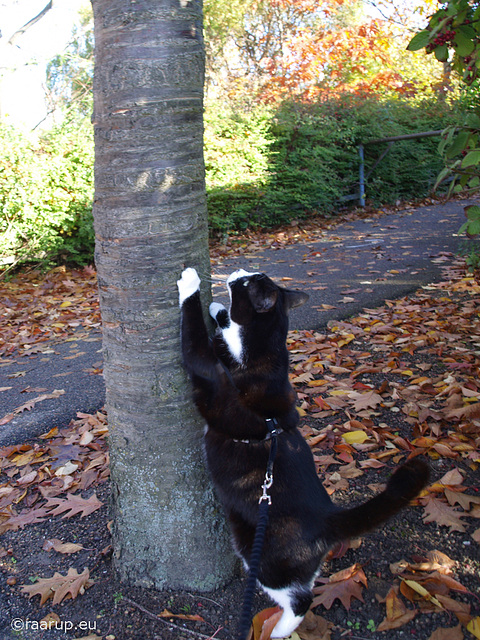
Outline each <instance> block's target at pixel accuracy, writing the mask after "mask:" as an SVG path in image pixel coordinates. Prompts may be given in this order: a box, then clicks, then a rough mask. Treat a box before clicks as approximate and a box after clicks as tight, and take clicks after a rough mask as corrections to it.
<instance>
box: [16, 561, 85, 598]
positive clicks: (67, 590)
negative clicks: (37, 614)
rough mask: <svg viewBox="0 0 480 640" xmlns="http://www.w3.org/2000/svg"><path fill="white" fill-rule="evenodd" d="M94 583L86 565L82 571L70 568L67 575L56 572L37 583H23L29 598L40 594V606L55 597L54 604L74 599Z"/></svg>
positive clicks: (23, 589)
mask: <svg viewBox="0 0 480 640" xmlns="http://www.w3.org/2000/svg"><path fill="white" fill-rule="evenodd" d="M92 584H93V581H91V580H90V572H89V570H88V569H87V568H86V567H85V569H84V570H83V571H82V573H78V572H77V570H76V569H72V568H70V569H69V570H68V572H67V575H65V576H62V574H61V573H57V572H55V573H54V574H53V577H52V578H39V579H38V580H37V582H35V584H32V585H28V586H27V585H23V587H22V593H26V594H27V595H28V597H29V598H33V596H36V595H39V596H40V606H42V605H43V604H45V602H46V601H47V600H49V599H50V598H52V599H53V604H60V602H62V600H65V599H68V598H72V599H74V598H76V597H77V596H78V595H79V594H83V593H84V592H85V589H88V588H89V587H91V586H92Z"/></svg>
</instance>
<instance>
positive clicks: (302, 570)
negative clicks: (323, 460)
mask: <svg viewBox="0 0 480 640" xmlns="http://www.w3.org/2000/svg"><path fill="white" fill-rule="evenodd" d="M199 283H200V280H199V278H198V276H197V274H196V271H195V270H194V269H186V270H185V271H184V272H183V274H182V279H181V280H179V282H178V286H179V291H180V304H181V311H182V351H183V360H184V363H185V367H186V369H187V371H188V373H189V375H190V378H191V380H192V384H193V390H194V399H195V403H196V405H197V407H198V409H199V410H200V413H201V414H202V416H203V417H204V418H205V420H206V422H207V425H208V428H207V429H206V432H205V451H206V457H207V463H208V467H209V470H210V474H211V476H212V479H213V482H214V485H215V487H216V490H217V492H218V495H219V497H220V499H221V501H222V503H223V506H224V509H225V511H226V514H227V517H228V520H229V523H230V526H231V530H232V533H233V543H234V546H235V549H236V551H237V552H238V554H239V555H240V556H241V558H242V559H243V561H244V563H245V565H247V566H248V562H249V557H250V551H251V546H252V542H253V537H254V532H255V526H256V523H257V513H258V501H259V497H260V495H261V493H262V490H261V485H262V483H263V481H264V476H265V471H266V466H267V460H268V454H269V450H270V446H271V441H270V440H264V438H265V437H266V435H267V433H268V430H267V426H266V419H267V418H275V419H276V420H277V422H278V426H279V427H280V428H281V429H283V432H282V433H281V434H280V435H279V436H278V438H277V439H278V453H277V457H276V460H275V467H274V483H273V486H272V487H271V489H270V490H269V493H270V495H271V498H272V504H271V507H270V511H269V523H268V527H267V531H266V538H265V544H264V548H263V553H262V558H261V563H260V569H259V576H258V580H259V582H260V584H261V586H262V587H263V588H264V589H265V591H266V592H267V593H268V594H269V595H270V596H271V597H272V598H273V599H274V600H276V601H277V602H278V604H279V605H280V606H281V607H282V608H283V609H284V613H283V616H282V618H281V620H280V621H279V622H278V624H277V625H276V627H275V629H274V633H273V635H272V637H285V636H288V635H290V633H291V632H292V631H293V630H294V629H295V628H296V626H297V625H298V624H299V623H300V622H301V620H302V617H303V616H304V615H305V613H306V611H307V610H308V608H309V606H310V604H311V601H312V591H311V589H312V586H313V582H314V580H315V577H316V575H317V573H318V571H319V567H320V563H321V561H322V558H323V557H324V555H325V553H326V552H327V551H328V549H329V548H331V547H332V546H333V545H335V544H336V543H337V542H339V541H341V540H346V539H349V538H352V537H356V536H359V535H361V534H363V533H365V532H367V531H370V530H371V529H373V528H374V527H376V526H377V525H379V524H381V523H383V522H384V521H385V520H387V519H388V518H389V517H391V516H393V515H394V514H395V513H397V512H398V511H399V510H400V509H402V508H403V507H405V506H407V505H408V503H409V501H410V500H411V499H412V498H414V497H415V496H416V495H417V494H418V493H419V492H420V491H421V489H422V488H423V487H424V486H425V485H426V483H427V480H428V475H429V471H428V466H427V465H426V464H425V463H424V462H421V461H419V460H418V459H413V460H411V461H410V462H407V463H406V464H404V465H403V466H402V467H400V468H399V469H397V471H396V472H395V473H394V474H393V476H392V477H391V478H390V480H389V482H388V484H387V487H386V489H385V490H384V491H383V492H382V493H380V494H379V495H377V496H376V497H374V498H372V499H371V500H368V501H367V502H365V503H364V504H361V505H359V506H357V507H353V508H351V509H342V508H340V507H338V506H336V505H335V504H333V502H332V501H331V500H330V497H329V496H328V494H327V492H326V491H325V489H324V487H323V486H322V484H321V482H320V480H319V478H318V476H317V473H316V470H315V464H314V461H313V456H312V453H311V451H310V448H309V446H308V445H307V444H306V442H305V440H304V439H303V437H302V435H301V434H300V432H299V431H298V429H297V424H298V412H297V410H296V406H295V400H296V398H295V393H294V391H293V389H292V387H291V385H290V383H289V379H288V352H287V348H286V344H285V341H286V337H287V330H288V312H289V310H290V309H291V308H293V307H295V306H298V305H300V304H303V303H304V302H305V301H306V300H307V299H308V296H307V295H306V294H304V293H302V292H299V291H290V290H287V289H285V288H282V287H279V286H277V285H276V284H275V283H274V282H273V281H272V280H270V278H268V277H267V276H266V275H265V274H259V273H255V274H251V273H247V272H245V271H241V270H240V271H237V272H235V273H233V274H232V275H231V276H230V278H229V279H228V281H227V283H228V288H229V293H230V298H231V305H230V311H229V312H228V311H227V310H226V309H225V308H224V307H222V306H221V305H218V304H215V303H214V304H212V305H211V307H210V314H211V315H212V317H213V318H214V319H215V320H216V322H217V326H218V329H217V332H216V334H215V336H214V338H213V340H211V339H210V338H209V336H208V332H207V328H206V325H205V322H204V319H203V315H202V307H201V302H200V293H199Z"/></svg>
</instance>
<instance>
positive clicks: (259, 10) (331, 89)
mask: <svg viewBox="0 0 480 640" xmlns="http://www.w3.org/2000/svg"><path fill="white" fill-rule="evenodd" d="M386 2H388V0H386ZM387 9H388V8H386V12H387ZM222 11H223V14H225V15H226V16H227V23H228V28H227V27H226V26H225V25H223V24H222V23H221V22H219V20H218V18H219V17H220V15H223V14H222ZM409 11H410V12H412V11H413V8H411V7H409V8H405V14H408V12H409ZM390 13H391V14H392V12H391V11H390ZM397 15H398V8H397V9H396V13H395V19H393V18H392V19H388V18H387V17H385V18H383V17H382V15H381V13H377V16H376V17H372V16H371V15H368V14H367V12H366V11H365V4H364V3H363V2H362V1H360V0H348V1H346V2H344V1H342V0H322V2H315V1H313V0H248V1H247V2H245V3H243V4H242V5H241V6H237V5H236V4H235V3H233V4H232V5H231V6H230V8H229V9H228V10H227V9H225V10H223V4H222V3H220V5H217V3H212V2H209V1H208V0H207V3H206V16H207V29H206V36H207V41H208V42H209V43H210V46H209V47H208V50H209V51H211V52H213V54H214V55H213V56H212V55H211V56H209V58H212V57H213V58H214V61H215V64H214V65H210V75H211V77H210V83H209V85H208V88H209V92H211V93H212V94H214V96H215V98H216V97H217V96H218V95H220V96H222V93H221V89H222V88H223V89H224V94H226V95H227V96H228V98H229V99H232V98H238V97H241V99H243V100H252V98H253V99H255V100H257V101H260V102H278V101H279V100H282V99H284V98H292V97H293V98H295V99H299V100H302V101H310V102H311V101H315V100H318V99H325V98H326V97H328V96H330V95H332V94H336V95H338V94H339V93H342V92H349V93H360V92H367V93H378V94H380V93H382V94H384V93H385V92H394V93H398V94H407V95H408V94H411V93H413V92H415V91H418V90H422V91H423V90H424V89H425V88H427V89H428V88H429V87H430V85H435V84H437V83H438V81H439V78H440V77H441V72H439V71H438V70H436V69H435V66H434V65H430V64H428V62H427V65H426V66H427V72H426V73H425V72H424V67H425V60H426V58H425V57H423V58H422V61H421V63H419V64H417V65H416V66H415V68H412V65H411V64H410V62H411V58H410V61H409V59H408V56H406V55H404V49H405V47H406V44H407V43H406V38H407V37H408V35H405V33H404V32H403V33H402V32H401V29H400V28H399V26H398V23H397V20H396V18H397ZM400 26H401V28H403V23H401V24H400ZM400 52H401V53H400ZM402 54H403V55H402ZM220 61H222V62H220ZM212 85H214V86H213V87H212Z"/></svg>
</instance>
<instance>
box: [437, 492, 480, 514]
mask: <svg viewBox="0 0 480 640" xmlns="http://www.w3.org/2000/svg"><path fill="white" fill-rule="evenodd" d="M444 494H445V497H446V499H447V500H448V502H449V503H450V505H451V506H452V507H453V505H455V504H459V505H460V506H461V507H462V509H464V511H468V510H469V509H470V505H471V504H472V503H473V504H480V497H479V496H470V495H468V494H466V493H460V492H458V491H452V490H451V489H448V488H447V489H445V491H444Z"/></svg>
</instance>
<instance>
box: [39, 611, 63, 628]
mask: <svg viewBox="0 0 480 640" xmlns="http://www.w3.org/2000/svg"><path fill="white" fill-rule="evenodd" d="M40 622H43V623H44V625H48V628H49V629H51V628H52V627H53V628H55V625H56V624H58V623H59V622H60V616H59V615H58V614H57V613H55V612H54V611H50V613H47V615H46V616H45V617H44V618H42V619H41V620H40Z"/></svg>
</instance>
